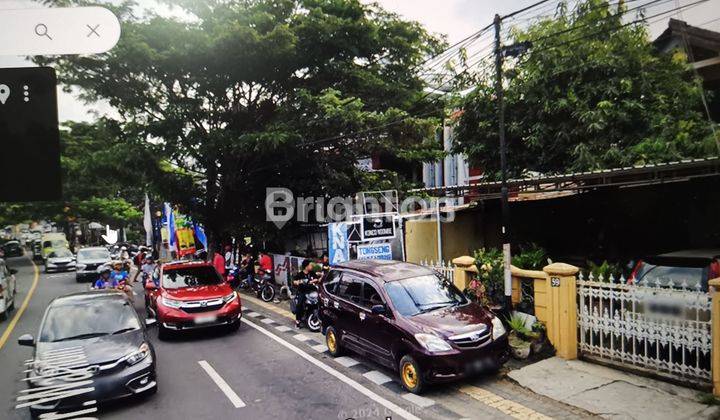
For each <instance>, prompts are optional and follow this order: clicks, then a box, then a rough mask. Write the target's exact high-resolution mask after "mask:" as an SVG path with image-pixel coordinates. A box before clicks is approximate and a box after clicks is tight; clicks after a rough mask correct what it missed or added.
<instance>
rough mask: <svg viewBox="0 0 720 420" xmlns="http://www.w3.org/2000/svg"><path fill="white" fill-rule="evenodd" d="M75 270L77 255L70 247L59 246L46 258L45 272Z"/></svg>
mask: <svg viewBox="0 0 720 420" xmlns="http://www.w3.org/2000/svg"><path fill="white" fill-rule="evenodd" d="M73 270H75V256H74V255H73V253H72V252H70V250H69V249H63V248H59V249H56V250H54V251H52V252H50V253H49V254H48V256H47V258H46V259H45V272H46V273H50V272H53V271H73Z"/></svg>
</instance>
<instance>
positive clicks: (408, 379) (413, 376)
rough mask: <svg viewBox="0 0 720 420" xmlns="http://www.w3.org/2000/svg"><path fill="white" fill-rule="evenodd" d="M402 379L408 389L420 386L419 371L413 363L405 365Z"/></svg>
mask: <svg viewBox="0 0 720 420" xmlns="http://www.w3.org/2000/svg"><path fill="white" fill-rule="evenodd" d="M402 379H403V382H405V385H407V387H408V388H415V387H416V386H417V384H418V377H417V371H416V370H415V366H413V365H412V363H405V364H404V365H403V368H402Z"/></svg>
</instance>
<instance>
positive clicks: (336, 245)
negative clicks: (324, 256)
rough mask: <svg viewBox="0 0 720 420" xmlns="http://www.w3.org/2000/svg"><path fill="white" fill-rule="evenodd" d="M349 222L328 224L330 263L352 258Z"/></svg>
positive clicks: (333, 263)
mask: <svg viewBox="0 0 720 420" xmlns="http://www.w3.org/2000/svg"><path fill="white" fill-rule="evenodd" d="M347 230H348V226H347V223H330V224H328V251H329V252H328V257H329V259H330V265H335V264H338V263H341V262H343V261H347V260H349V259H350V242H349V241H348V236H347Z"/></svg>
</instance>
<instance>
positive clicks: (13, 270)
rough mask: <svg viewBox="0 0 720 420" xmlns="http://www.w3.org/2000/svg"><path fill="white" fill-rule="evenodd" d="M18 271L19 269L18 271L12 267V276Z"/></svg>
mask: <svg viewBox="0 0 720 420" xmlns="http://www.w3.org/2000/svg"><path fill="white" fill-rule="evenodd" d="M17 273H18V271H17V270H16V269H14V268H11V269H10V275H11V276H14V275H15V274H17Z"/></svg>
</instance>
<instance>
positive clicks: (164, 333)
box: [158, 321, 171, 340]
mask: <svg viewBox="0 0 720 420" xmlns="http://www.w3.org/2000/svg"><path fill="white" fill-rule="evenodd" d="M170 333H171V331H170V330H168V329H167V328H165V327H163V325H162V322H160V321H158V338H159V339H161V340H167V339H168V338H170Z"/></svg>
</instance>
